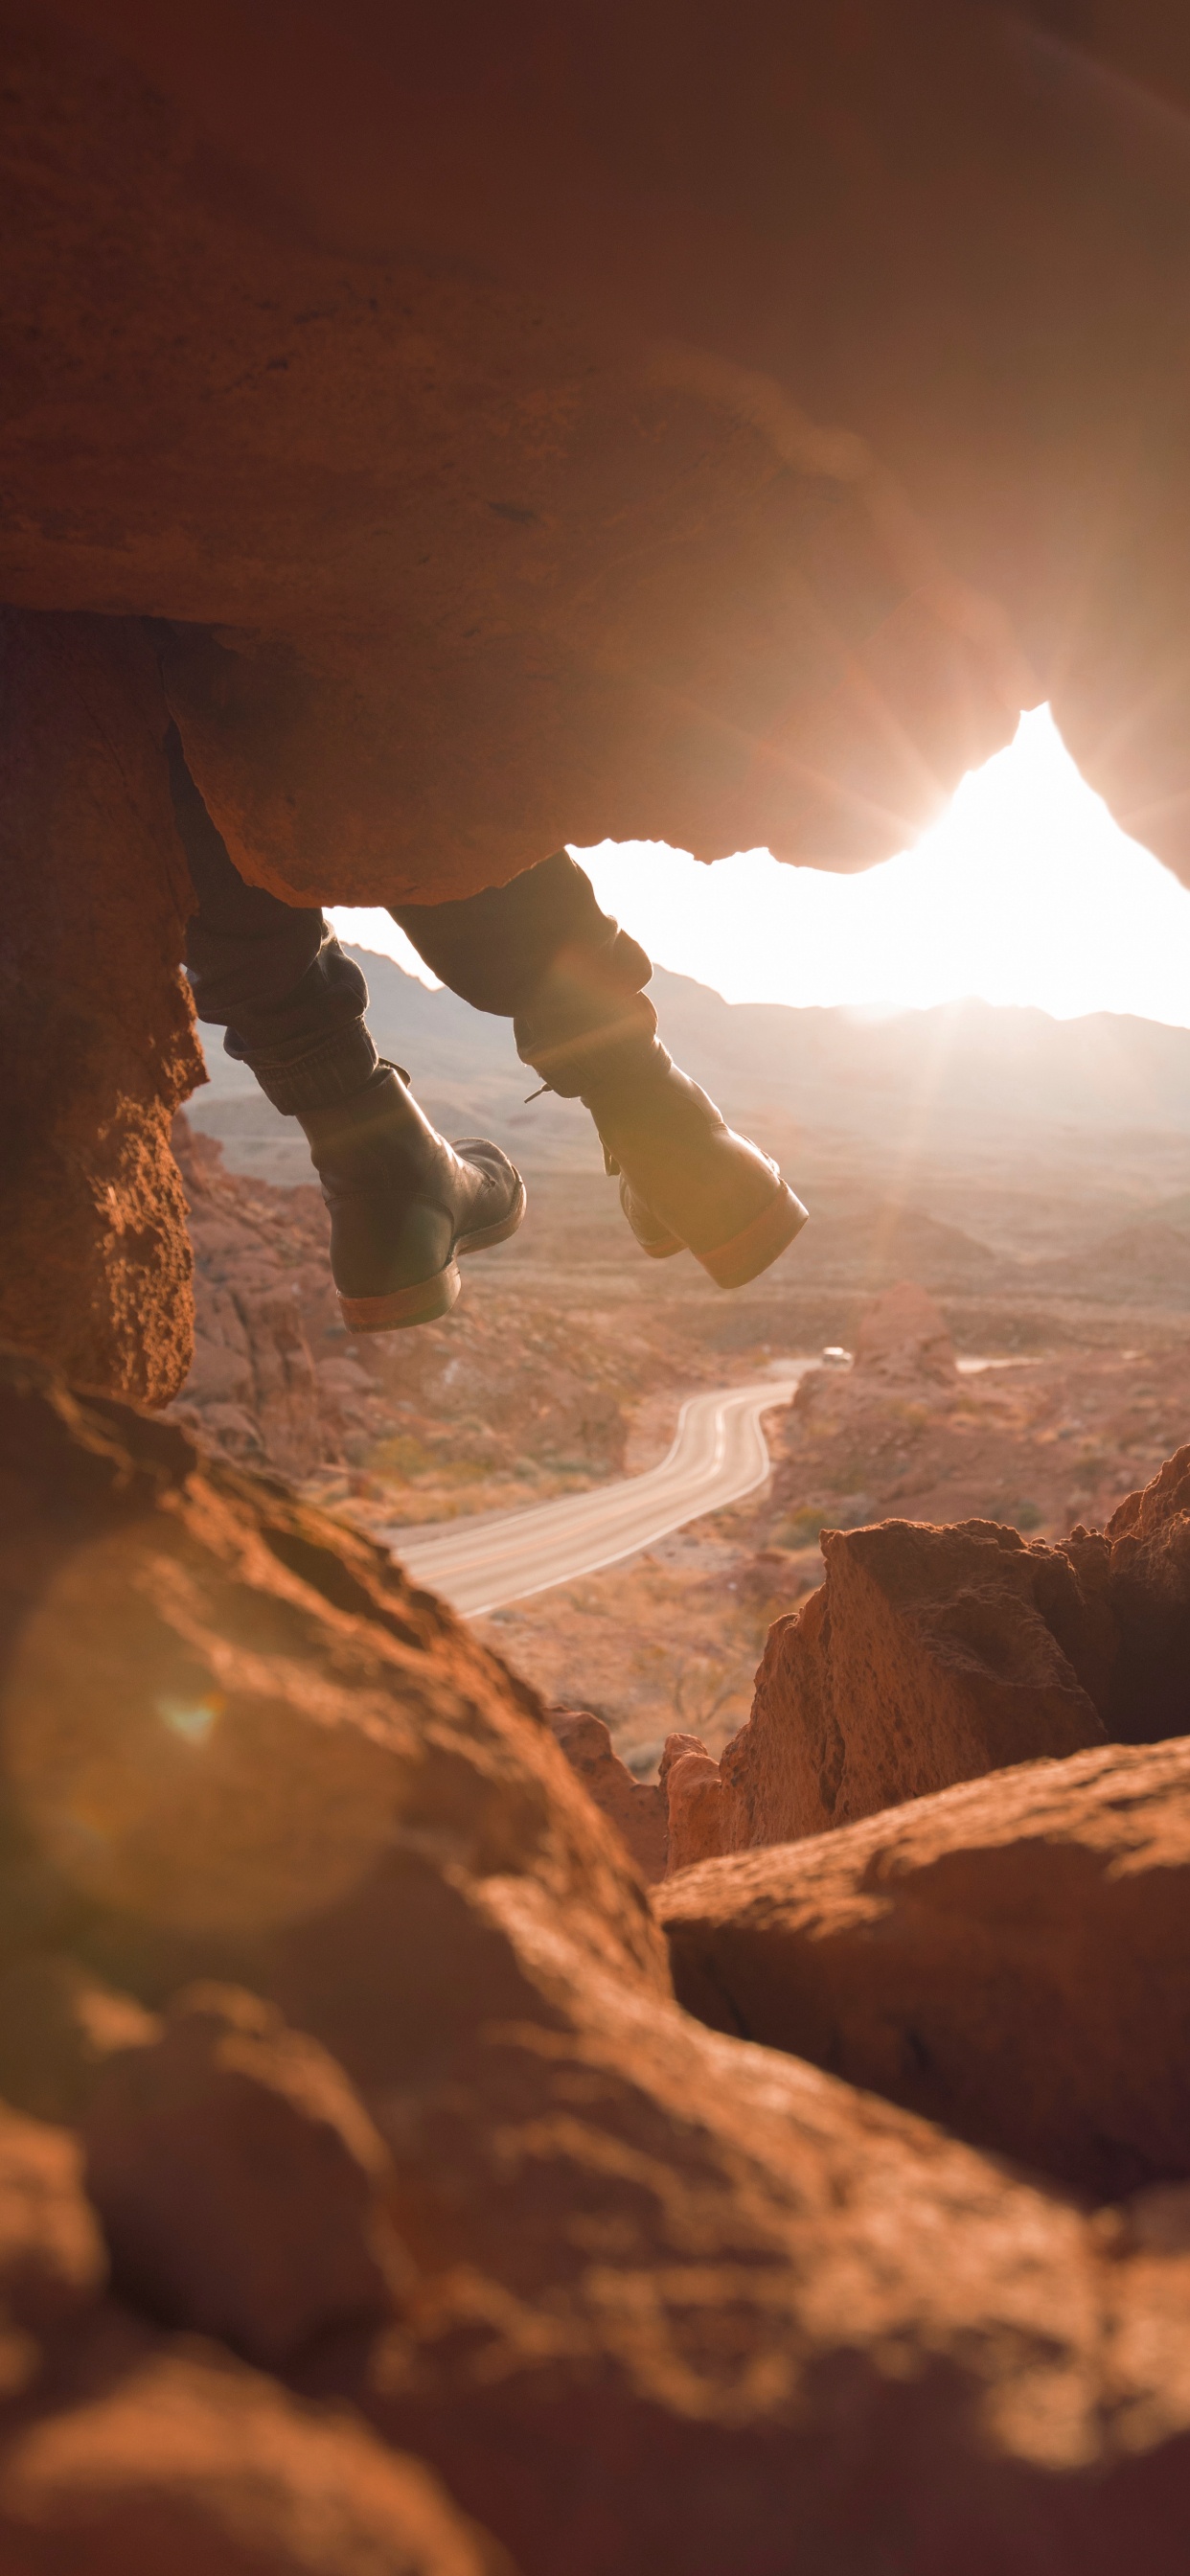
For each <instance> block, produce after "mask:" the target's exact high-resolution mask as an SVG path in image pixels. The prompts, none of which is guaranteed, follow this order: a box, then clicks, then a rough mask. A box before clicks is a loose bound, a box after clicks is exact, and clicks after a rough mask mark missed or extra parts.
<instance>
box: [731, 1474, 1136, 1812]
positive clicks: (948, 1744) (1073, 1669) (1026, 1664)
mask: <svg viewBox="0 0 1190 2576" xmlns="http://www.w3.org/2000/svg"><path fill="white" fill-rule="evenodd" d="M822 1553H823V1557H824V1559H825V1563H826V1581H825V1583H824V1584H823V1585H822V1586H821V1588H820V1590H819V1591H817V1592H815V1593H812V1594H811V1596H810V1599H809V1600H808V1601H807V1602H806V1603H805V1604H804V1605H803V1607H802V1608H801V1609H800V1610H797V1611H795V1612H794V1613H793V1614H792V1615H791V1616H790V1617H788V1618H785V1619H779V1620H778V1621H777V1623H776V1625H775V1627H773V1628H772V1629H771V1630H770V1633H769V1639H768V1644H767V1646H766V1648H765V1653H764V1658H763V1661H762V1663H761V1666H760V1670H759V1672H758V1674H757V1677H756V1697H755V1700H754V1702H753V1708H752V1715H751V1717H750V1719H749V1721H748V1724H747V1725H746V1726H745V1727H743V1728H741V1731H740V1733H739V1734H738V1735H737V1736H735V1737H733V1739H732V1742H731V1743H730V1744H729V1745H728V1746H727V1747H726V1749H725V1751H724V1754H723V1758H722V1776H723V1782H724V1810H723V1823H724V1840H723V1843H722V1844H721V1846H720V1848H721V1849H723V1850H726V1851H744V1850H748V1849H750V1848H752V1847H753V1846H754V1845H756V1844H758V1843H774V1842H787V1841H790V1840H794V1839H796V1838H797V1837H799V1836H800V1835H802V1834H811V1833H823V1832H826V1831H827V1830H828V1829H829V1828H830V1827H831V1826H837V1825H843V1824H849V1823H851V1822H852V1821H853V1820H854V1818H855V1817H857V1816H864V1815H871V1814H872V1813H874V1812H875V1810H876V1809H878V1808H880V1807H891V1806H896V1805H898V1804H899V1803H900V1802H901V1801H902V1800H903V1799H905V1798H916V1797H922V1796H926V1795H928V1794H929V1793H930V1791H931V1790H934V1789H940V1788H946V1787H948V1786H949V1785H950V1783H951V1782H952V1781H956V1780H967V1779H972V1778H975V1777H976V1776H977V1775H978V1774H979V1773H981V1772H984V1771H993V1770H999V1769H1001V1768H1002V1767H1003V1766H1004V1765H1006V1764H1008V1763H1013V1762H1025V1761H1029V1760H1031V1759H1033V1758H1034V1757H1035V1756H1037V1755H1039V1754H1049V1755H1052V1756H1061V1755H1064V1754H1068V1753H1073V1752H1076V1751H1078V1750H1079V1749H1080V1747H1082V1746H1084V1745H1091V1744H1101V1743H1102V1742H1103V1741H1104V1726H1103V1720H1102V1717H1101V1715H1100V1704H1106V1697H1107V1691H1108V1686H1109V1680H1110V1671H1111V1662H1112V1657H1113V1654H1114V1651H1115V1631H1114V1626H1113V1623H1112V1620H1111V1617H1110V1613H1109V1612H1108V1611H1107V1610H1106V1608H1105V1605H1104V1602H1103V1599H1102V1567H1101V1565H1100V1563H1099V1557H1097V1556H1095V1557H1094V1561H1093V1562H1092V1563H1091V1564H1090V1565H1089V1566H1088V1568H1087V1569H1086V1571H1085V1576H1084V1578H1083V1579H1080V1575H1079V1573H1078V1572H1076V1570H1075V1567H1074V1565H1073V1564H1072V1562H1071V1561H1070V1559H1069V1558H1068V1557H1067V1556H1066V1555H1065V1554H1064V1553H1063V1552H1062V1550H1061V1549H1059V1548H1053V1547H1049V1546H1047V1545H1046V1544H1045V1542H1044V1541H1042V1540H1034V1541H1032V1542H1031V1543H1026V1541H1025V1540H1023V1539H1022V1538H1020V1537H1018V1535H1017V1532H1016V1531H1015V1530H1010V1529H1003V1528H1001V1527H1000V1526H999V1525H998V1524H997V1523H995V1522H993V1521H964V1522H960V1523H958V1524H957V1525H956V1526H955V1527H953V1528H950V1529H934V1528H931V1527H929V1526H928V1525H926V1524H923V1523H919V1522H914V1521H884V1522H880V1523H878V1524H877V1526H876V1527H875V1528H872V1529H862V1530H827V1531H824V1532H823V1536H822ZM1099 1554H1100V1556H1101V1555H1102V1550H1100V1551H1099ZM1092 1555H1094V1552H1093V1551H1092Z"/></svg>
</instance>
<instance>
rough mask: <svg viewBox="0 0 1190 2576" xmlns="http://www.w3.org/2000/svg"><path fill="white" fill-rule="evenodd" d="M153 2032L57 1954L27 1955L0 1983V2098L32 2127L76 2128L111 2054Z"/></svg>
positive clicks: (134, 2007) (146, 2020)
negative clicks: (58, 2124)
mask: <svg viewBox="0 0 1190 2576" xmlns="http://www.w3.org/2000/svg"><path fill="white" fill-rule="evenodd" d="M159 2027H160V2025H159V2024H158V2022H157V2019H156V2017H155V2015H154V2014H152V2013H147V2012H146V2011H145V2010H144V2008H143V2006H142V2005H140V2004H138V2003H137V2002H136V2000H135V1998H134V1997H133V1996H132V1995H122V1994H117V1993H116V1992H115V1991H114V1989H113V1988H112V1987H111V1986H107V1985H104V1983H103V1982H102V1980H101V1979H100V1978H98V1977H95V1976H91V1975H89V1974H88V1972H87V1970H86V1969H85V1968H83V1967H82V1966H80V1964H79V1962H78V1960H77V1959H72V1958H70V1957H68V1956H66V1955H65V1954H64V1953H61V1952H60V1953H58V1954H57V1955H55V1954H53V1953H52V1952H50V1953H42V1954H39V1953H37V1952H34V1954H33V1956H32V1957H31V1958H27V1959H20V1960H18V1961H17V1962H16V1963H15V1964H14V1965H13V1966H12V1967H10V1968H7V1969H6V1970H5V1971H4V1973H3V1975H2V1976H0V2094H2V2095H3V2097H4V2099H5V2101H7V2102H11V2103H13V2104H14V2105H15V2107H16V2108H17V2110H18V2111H30V2112H32V2113H33V2115H34V2117H35V2118H36V2119H39V2120H57V2121H63V2122H65V2123H66V2124H67V2125H70V2124H72V2123H74V2122H76V2121H78V2120H79V2119H80V2118H81V2116H82V2113H83V2110H84V2109H85V2107H86V2104H87V2102H88V2101H89V2099H90V2096H91V2092H92V2090H93V2087H94V2085H95V2083H96V2080H97V2078H98V2076H99V2075H100V2074H101V2072H102V2070H103V2068H104V2066H105V2065H106V2063H107V2060H108V2058H109V2057H112V2056H114V2055H115V2054H116V2053H117V2051H120V2050H127V2049H131V2048H138V2047H144V2046H146V2045H147V2044H148V2042H149V2041H150V2040H153V2039H156V2038H157V2036H158V2032H159Z"/></svg>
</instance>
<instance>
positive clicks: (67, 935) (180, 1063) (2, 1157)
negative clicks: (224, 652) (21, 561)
mask: <svg viewBox="0 0 1190 2576" xmlns="http://www.w3.org/2000/svg"><path fill="white" fill-rule="evenodd" d="M0 655H2V661H3V714H2V717H0V888H2V889H3V902H4V941H3V957H2V960H0V1098H2V1100H3V1145H2V1147H0V1188H2V1192H3V1210H4V1219H3V1222H4V1261H3V1266H2V1269H0V1333H2V1334H4V1335H5V1336H6V1337H7V1338H8V1339H9V1340H10V1341H15V1342H19V1343H21V1344H22V1345H23V1346H24V1347H25V1348H27V1349H29V1350H33V1351H39V1352H41V1353H43V1354H44V1355H45V1356H47V1357H49V1358H51V1359H54V1360H57V1361H59V1362H61V1363H62V1364H63V1365H64V1366H65V1367H66V1368H68V1369H69V1370H70V1371H71V1372H72V1374H73V1375H74V1376H75V1377H76V1378H78V1379H80V1380H82V1381H83V1382H84V1383H85V1384H89V1385H92V1386H96V1387H101V1388H107V1389H109V1390H110V1391H112V1392H114V1393H116V1394H124V1395H136V1396H140V1397H144V1398H146V1399H147V1400H148V1401H149V1402H151V1403H154V1404H163V1403H165V1402H166V1401H167V1399H168V1398H169V1397H170V1396H171V1395H176V1393H177V1391H178V1388H179V1387H180V1385H181V1383H182V1380H183V1378H184V1377H185V1374H186V1370H187V1368H188V1366H189V1362H190V1353H191V1331H192V1321H193V1309H192V1305H191V1295H190V1269H191V1262H190V1246H189V1243H188V1241H187V1238H186V1228H185V1211H184V1205H183V1199H182V1188H181V1183H180V1181H179V1178H178V1174H177V1170H176V1168H175V1165H174V1161H173V1157H172V1155H171V1152H170V1120H171V1117H172V1114H173V1111H174V1110H175V1109H176V1107H177V1104H178V1102H179V1100H181V1099H183V1098H184V1097H185V1095H186V1093H187V1092H188V1091H191V1090H192V1089H193V1088H194V1085H195V1084H196V1083H198V1082H201V1081H202V1080H203V1078H204V1077H203V1068H202V1058H201V1056H200V1054H199V1051H198V1047H197V1044H196V1042H195V1037H194V1026H193V1014H192V1012H191V1009H190V999H189V994H188V993H187V991H186V989H185V986H184V985H183V984H182V982H181V979H180V972H179V969H180V961H181V953H182V915H183V912H184V910H185V909H186V907H187V905H188V903H189V900H190V895H189V881H188V879H187V876H186V872H185V866H184V863H183V860H182V856H181V851H180V849H179V847H178V843H177V837H176V834H175V830H174V822H173V815H172V812H171V809H170V803H169V795H168V786H167V778H166V771H165V763H164V758H163V754H162V750H161V742H162V736H163V734H164V731H165V726H166V723H167V716H166V709H165V701H164V698H163V696H162V692H161V681H160V675H159V673H158V669H157V663H156V658H155V655H154V653H153V651H152V648H151V646H150V644H149V642H148V641H147V639H146V638H145V636H144V635H142V634H141V633H140V632H139V631H138V630H137V629H136V628H135V627H130V626H121V625H118V624H114V623H113V622H112V621H110V620H107V621H105V620H104V619H102V618H94V617H60V618H57V617H48V618H46V617H43V618H37V617H19V616H14V615H11V614H10V615H8V616H6V617H5V618H4V619H3V622H2V626H0Z"/></svg>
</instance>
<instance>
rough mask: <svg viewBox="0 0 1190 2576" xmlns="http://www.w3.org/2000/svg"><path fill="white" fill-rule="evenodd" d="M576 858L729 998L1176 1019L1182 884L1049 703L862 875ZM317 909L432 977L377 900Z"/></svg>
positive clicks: (757, 863) (1185, 983)
mask: <svg viewBox="0 0 1190 2576" xmlns="http://www.w3.org/2000/svg"><path fill="white" fill-rule="evenodd" d="M576 855H577V856H578V857H580V858H581V860H582V863H583V865H584V867H585V868H586V869H587V870H588V873H589V874H590V876H591V877H592V879H593V881H594V885H595V889H596V892H597V894H598V896H599V899H600V901H601V903H603V904H604V906H605V907H606V909H607V910H608V911H609V912H614V913H615V914H616V915H617V916H618V918H619V919H620V920H621V921H622V922H623V923H624V924H625V927H626V928H627V929H629V930H630V931H632V932H633V934H634V936H635V937H636V938H638V939H639V940H641V941H642V943H643V945H644V946H645V947H646V948H647V949H648V951H649V954H650V956H651V957H653V958H655V959H656V961H657V963H658V964H659V965H661V966H668V967H669V968H671V969H672V970H673V971H674V972H675V973H677V974H682V975H691V976H694V977H695V978H696V979H697V981H698V982H699V983H702V984H709V985H711V986H713V988H714V989H715V990H716V991H717V992H720V993H722V994H723V995H724V997H725V999H726V1000H727V1001H729V1002H786V1003H793V1004H797V1005H801V1006H805V1005H807V1004H812V1003H818V1004H838V1003H846V1004H851V1005H852V1006H857V1007H867V1008H870V1009H874V1010H911V1009H924V1008H928V1007H929V1006H930V1005H932V1004H934V1003H937V1002H948V1001H957V1000H960V999H962V998H963V997H964V996H966V995H974V996H977V997H978V998H980V999H981V1000H983V1001H987V1002H1000V1003H1031V1004H1033V1005H1035V1006H1036V1007H1037V1008H1039V1009H1041V1010H1045V1011H1049V1012H1051V1013H1052V1014H1053V1015H1054V1017H1055V1018H1057V1019H1074V1018H1077V1017H1079V1016H1080V1015H1081V1014H1083V1013H1084V1012H1089V1011H1125V1012H1132V1013H1135V1014H1137V1015H1138V1016H1139V1017H1142V1018H1146V1019H1154V1020H1166V1021H1170V1022H1172V1023H1174V1024H1176V1025H1177V1026H1180V1027H1190V894H1187V892H1186V890H1185V888H1184V887H1182V886H1180V885H1179V884H1178V882H1177V880H1176V879H1175V878H1174V877H1172V876H1171V875H1170V874H1169V872H1168V870H1167V869H1166V868H1164V867H1162V865H1161V863H1160V861H1159V860H1157V859H1155V858H1154V857H1153V856H1152V854H1151V852H1150V851H1148V850H1145V849H1142V848H1141V847H1140V845H1139V843H1137V842H1135V841H1130V840H1129V839H1128V837H1127V835H1126V834H1125V833H1123V832H1122V831H1121V830H1120V828H1119V825H1118V824H1117V823H1115V822H1113V820H1112V817H1111V815H1110V814H1109V812H1108V810H1107V807H1106V805H1105V804H1104V803H1103V801H1102V798H1101V797H1098V796H1096V795H1095V794H1094V792H1093V790H1092V789H1091V788H1090V787H1088V785H1087V783H1086V780H1085V779H1084V778H1083V777H1081V776H1080V773H1079V771H1078V770H1077V768H1076V767H1075V764H1074V762H1073V760H1072V759H1071V757H1070V754H1069V752H1068V751H1067V750H1066V748H1065V745H1064V743H1063V741H1062V738H1061V735H1060V734H1059V732H1058V729H1057V726H1056V725H1055V723H1054V721H1053V718H1052V716H1051V714H1050V712H1049V709H1048V707H1038V708H1036V709H1035V710H1034V711H1033V712H1032V713H1031V714H1029V715H1025V716H1022V718H1021V722H1020V727H1019V729H1018V732H1017V734H1016V737H1015V739H1014V741H1013V742H1011V743H1010V744H1009V746H1008V748H1007V750H1005V751H1002V752H998V753H997V755H996V757H995V759H993V760H989V761H988V762H987V764H986V766H985V767H984V768H983V769H980V770H976V771H973V772H972V773H971V775H970V776H969V777H967V778H964V779H963V781H962V783H961V785H960V787H959V789H958V791H957V793H956V795H955V797H954V800H953V803H952V804H951V806H950V808H949V810H948V812H947V813H946V814H945V815H944V816H943V818H942V820H941V822H939V823H936V824H935V825H934V826H933V828H932V830H930V831H928V832H926V833H924V834H923V835H922V838H921V839H920V840H919V841H917V842H916V843H915V844H914V846H913V848H912V849H909V850H903V851H901V853H900V854H899V856H898V857H896V858H893V859H888V860H886V861H885V863H884V865H883V866H881V867H875V868H870V869H868V870H867V872H866V873H865V874H864V875H862V876H830V875H828V874H826V873H825V872H824V871H823V870H821V869H818V868H791V867H786V866H783V865H781V864H780V863H779V862H778V861H777V860H776V859H774V858H772V857H771V855H770V853H769V852H768V851H767V850H748V851H743V852H741V853H740V854H739V855H738V856H737V857H735V858H730V859H724V860H722V861H720V863H719V864H718V865H717V866H716V867H713V868H707V867H700V866H699V865H698V864H697V863H696V862H695V861H694V860H693V859H692V858H690V857H689V856H688V855H687V853H686V852H685V851H682V850H671V849H668V848H667V847H666V845H665V844H664V842H659V841H622V842H615V841H604V842H602V843H601V844H600V845H599V847H598V848H597V849H593V850H582V851H579V852H577V853H576ZM332 917H333V919H334V921H335V924H336V927H337V928H338V929H339V931H340V933H341V935H342V936H344V937H346V938H349V939H352V940H355V941H357V942H358V943H359V944H360V945H361V946H363V947H368V948H376V949H379V950H381V951H382V952H384V953H385V954H387V955H388V956H391V957H395V958H396V959H397V961H398V963H399V964H400V965H402V966H405V967H406V968H407V969H408V970H409V971H410V972H412V973H416V974H420V976H421V978H422V980H423V981H424V982H427V983H432V981H433V978H432V977H431V976H430V975H429V974H428V972H427V969H426V968H425V967H424V966H422V964H421V961H420V959H418V958H416V957H415V955H414V952H413V951H412V949H411V948H410V947H409V944H408V941H407V940H405V939H404V937H403V935H402V933H401V932H400V931H398V929H397V928H396V925H395V923H394V922H393V921H392V920H391V919H390V918H389V915H388V914H387V913H386V912H382V911H377V910H366V911H365V910H360V909H354V910H340V911H337V912H335V913H334V915H333V916H332Z"/></svg>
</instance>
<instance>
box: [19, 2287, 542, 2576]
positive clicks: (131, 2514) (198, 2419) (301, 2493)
mask: <svg viewBox="0 0 1190 2576" xmlns="http://www.w3.org/2000/svg"><path fill="white" fill-rule="evenodd" d="M85 2362H86V2364H89V2367H86V2366H85V2367H84V2368H83V2369H82V2370H80V2371H79V2372H78V2373H77V2379H78V2381H79V2382H81V2384H77V2385H76V2386H74V2387H73V2388H72V2389H71V2390H70V2393H69V2398H68V2401H67V2402H66V2403H59V2404H58V2405H57V2406H56V2407H51V2408H49V2409H46V2410H44V2411H40V2412H38V2413H37V2414H35V2415H34V2416H33V2418H32V2420H31V2421H30V2420H28V2418H26V2420H25V2421H24V2422H22V2423H21V2424H20V2425H19V2426H18V2427H17V2429H15V2430H14V2431H12V2432H10V2433H9V2435H8V2438H7V2439H4V2438H3V2435H2V2434H0V2565H3V2567H4V2569H5V2571H6V2576H8V2571H11V2576H68V2571H70V2570H72V2569H77V2570H82V2569H84V2568H85V2569H86V2576H162V2570H163V2569H165V2568H168V2569H169V2570H170V2571H171V2576H514V2571H513V2569H512V2566H511V2562H510V2561H509V2560H508V2558H507V2557H506V2556H505V2553H504V2551H503V2550H502V2549H501V2548H499V2547H498V2546H497V2544H496V2543H495V2542H494V2541H493V2540H492V2539H491V2538H490V2537H489V2536H488V2534H486V2533H485V2532H482V2531H480V2530H479V2529H478V2528H477V2527H476V2526H475V2524H473V2523H471V2522H470V2521H468V2519H467V2517H466V2516H465V2515H463V2514H461V2513H459V2512H458V2511H457V2510H456V2508H455V2507H454V2506H453V2505H452V2504H451V2502H450V2500H449V2498H448V2497H447V2496H446V2495H444V2493H443V2491H442V2489H441V2487H440V2486H439V2484H438V2481H437V2479H436V2478H434V2477H432V2476H431V2475H430V2473H429V2472H428V2471H427V2470H426V2469H425V2468H423V2467H422V2466H421V2464H420V2463H419V2462H418V2461H416V2460H411V2459H408V2458H404V2457H401V2456H399V2455H398V2454H395V2453H394V2452H392V2451H391V2450H389V2449H387V2448H386V2446H385V2445H384V2444H383V2443H381V2442H379V2441H377V2439H376V2438H375V2436H374V2435H373V2434H370V2433H369V2432H367V2431H366V2430H365V2428H364V2427H363V2426H362V2425H360V2424H355V2423H352V2422H351V2421H350V2419H349V2418H348V2417H347V2416H346V2415H345V2414H343V2413H342V2412H339V2413H337V2414H336V2413H333V2412H328V2411H327V2410H325V2409H322V2408H316V2407H312V2406H304V2405H302V2404H301V2403H300V2402H299V2401H298V2400H297V2399H295V2398H293V2397H291V2396H290V2395H288V2393H287V2392H286V2391H284V2390H282V2389H280V2388H278V2387H276V2386H275V2385H274V2384H273V2383H272V2382H270V2381H269V2380H267V2379H263V2378H260V2377H259V2376H258V2375H257V2374H256V2373H255V2372H253V2371H249V2370H245V2369H242V2368H240V2367H239V2366H237V2365H236V2364H235V2363H233V2362H232V2361H231V2359H230V2357H229V2356H227V2355H221V2354H219V2353H218V2352H217V2351H215V2350H213V2349H212V2350H210V2351H209V2352H204V2351H203V2350H202V2349H201V2347H196V2346H195V2345H193V2344H190V2345H188V2346H181V2347H171V2346H169V2345H168V2344H160V2343H158V2344H154V2343H152V2342H151V2341H150V2339H149V2338H148V2337H143V2338H141V2339H139V2342H133V2343H132V2344H131V2348H129V2341H128V2339H127V2338H124V2339H123V2341H122V2342H121V2341H120V2340H117V2339H116V2338H114V2337H112V2336H110V2335H109V2336H108V2337H107V2338H106V2339H105V2340H104V2341H101V2342H99V2343H98V2346H97V2349H96V2350H95V2351H94V2353H93V2354H87V2355H86V2356H85ZM96 2383H97V2384H96Z"/></svg>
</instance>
